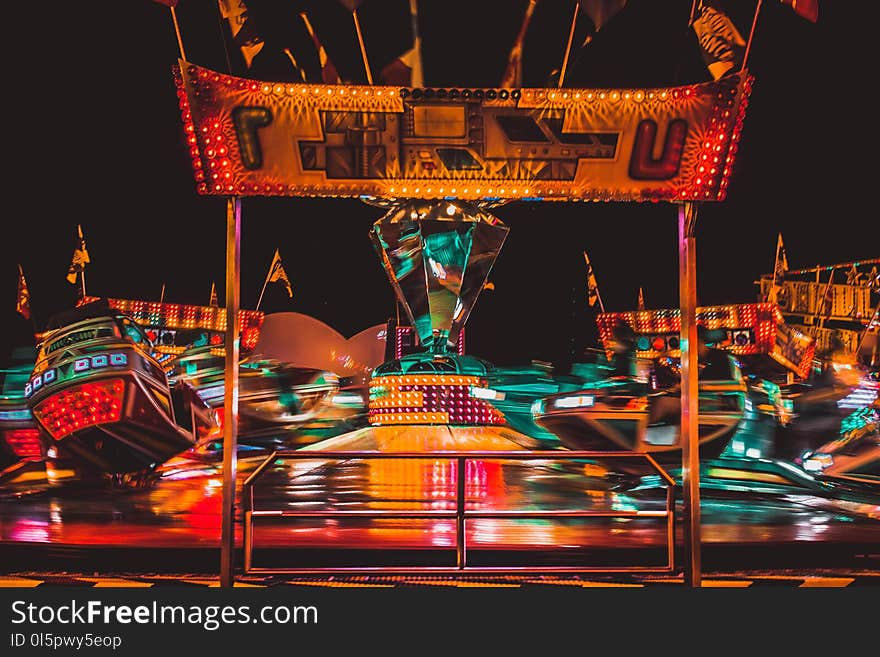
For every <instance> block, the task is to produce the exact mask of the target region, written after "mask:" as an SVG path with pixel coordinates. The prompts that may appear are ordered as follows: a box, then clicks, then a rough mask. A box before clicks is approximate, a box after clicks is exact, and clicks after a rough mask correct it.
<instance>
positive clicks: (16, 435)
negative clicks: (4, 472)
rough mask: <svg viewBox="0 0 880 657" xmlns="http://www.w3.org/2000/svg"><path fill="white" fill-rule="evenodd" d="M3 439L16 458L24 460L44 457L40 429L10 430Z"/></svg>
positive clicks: (4, 434)
mask: <svg viewBox="0 0 880 657" xmlns="http://www.w3.org/2000/svg"><path fill="white" fill-rule="evenodd" d="M3 438H4V440H6V444H7V445H9V447H10V449H12V451H13V452H15V454H16V456H19V457H21V458H23V459H26V458H40V457H41V456H42V455H43V443H42V442H40V430H39V429H10V430H8V431H4V432H3Z"/></svg>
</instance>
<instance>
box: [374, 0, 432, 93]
mask: <svg viewBox="0 0 880 657" xmlns="http://www.w3.org/2000/svg"><path fill="white" fill-rule="evenodd" d="M417 1H418V0H409V15H410V22H411V24H412V33H413V47H412V48H410V49H409V50H407V51H406V52H405V53H403V54H402V55H401V56H400V57H398V58H397V59H395V60H394V61H393V62H391V63H390V64H388V65H387V66H386V67H385V68H383V69H382V72H381V73H380V78H381V80H382V84H387V85H392V86H401V87H422V86H424V85H425V80H424V76H423V74H422V39H421V37H420V36H419V8H418V5H417Z"/></svg>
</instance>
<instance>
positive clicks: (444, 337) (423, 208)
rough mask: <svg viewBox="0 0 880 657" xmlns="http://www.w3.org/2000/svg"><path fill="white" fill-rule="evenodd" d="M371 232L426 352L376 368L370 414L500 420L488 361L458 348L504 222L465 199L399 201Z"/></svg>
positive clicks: (389, 420) (408, 420)
mask: <svg viewBox="0 0 880 657" xmlns="http://www.w3.org/2000/svg"><path fill="white" fill-rule="evenodd" d="M389 206H390V207H389V210H388V212H387V213H386V214H385V216H383V217H382V218H381V219H379V220H378V221H377V222H376V223H375V224H373V228H372V230H371V231H370V239H371V240H372V242H373V246H374V247H375V248H376V252H377V254H378V255H379V259H380V261H381V262H382V266H383V267H384V269H385V273H386V274H387V275H388V280H389V281H390V282H391V285H392V287H393V288H394V291H395V293H396V295H397V299H398V301H399V302H400V304H401V305H402V306H403V308H404V310H405V311H406V314H407V316H408V317H409V320H410V322H411V323H412V326H413V327H414V329H415V332H416V335H417V337H418V341H419V344H420V345H421V347H422V348H424V349H425V352H424V353H419V354H411V355H409V356H405V357H403V358H401V359H398V360H393V361H389V362H387V363H384V364H382V365H380V366H379V367H377V368H376V369H375V371H374V372H373V378H372V379H371V381H370V404H369V419H370V423H371V424H374V425H380V424H453V425H491V424H503V423H504V418H503V416H502V415H501V414H500V413H499V412H498V411H496V410H495V409H494V408H492V407H491V406H490V405H489V404H487V403H486V402H485V401H484V400H485V399H487V398H491V395H492V391H490V390H487V389H486V388H485V385H486V376H487V374H488V372H489V370H490V369H491V365H490V364H489V363H486V362H485V361H482V360H480V359H478V358H474V357H472V356H460V355H457V354H455V353H453V352H454V351H455V348H456V345H457V343H458V339H459V336H460V335H461V330H462V328H463V327H464V324H465V322H466V321H467V319H468V317H469V316H470V313H471V310H472V309H473V306H474V303H475V302H476V300H477V297H478V296H479V294H480V292H481V291H482V289H483V286H484V285H485V284H486V279H487V278H488V276H489V272H490V270H491V269H492V265H493V264H494V263H495V260H496V258H497V257H498V253H499V251H500V250H501V246H502V245H503V244H504V240H505V239H506V238H507V233H508V231H509V229H508V228H507V227H506V226H505V225H504V224H502V223H501V221H500V220H499V219H498V218H497V217H494V216H493V215H491V214H489V213H488V212H486V211H485V207H487V206H486V205H482V206H479V205H475V204H471V203H464V202H462V201H436V200H435V201H423V200H415V199H410V200H402V201H393V202H390V203H389Z"/></svg>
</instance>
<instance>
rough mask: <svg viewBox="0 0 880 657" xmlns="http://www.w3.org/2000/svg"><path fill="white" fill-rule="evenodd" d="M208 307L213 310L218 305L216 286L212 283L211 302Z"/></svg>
mask: <svg viewBox="0 0 880 657" xmlns="http://www.w3.org/2000/svg"><path fill="white" fill-rule="evenodd" d="M210 305H212V306H214V307H215V308H216V307H217V306H219V305H220V302H219V301H218V300H217V286H216V285H215V284H214V281H211V301H210Z"/></svg>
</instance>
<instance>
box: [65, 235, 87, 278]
mask: <svg viewBox="0 0 880 657" xmlns="http://www.w3.org/2000/svg"><path fill="white" fill-rule="evenodd" d="M76 232H77V235H78V236H79V243H78V244H77V246H76V248H75V249H74V250H73V257H72V258H71V259H70V267H69V268H68V269H67V282H68V283H70V284H71V285H76V279H77V277H78V276H79V275H80V274H82V271H83V270H84V269H85V267H86V265H87V264H88V263H89V262H91V260H89V252H88V251H87V250H86V240H85V238H84V237H83V232H82V226H80V225H79V224H77V226H76Z"/></svg>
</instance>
